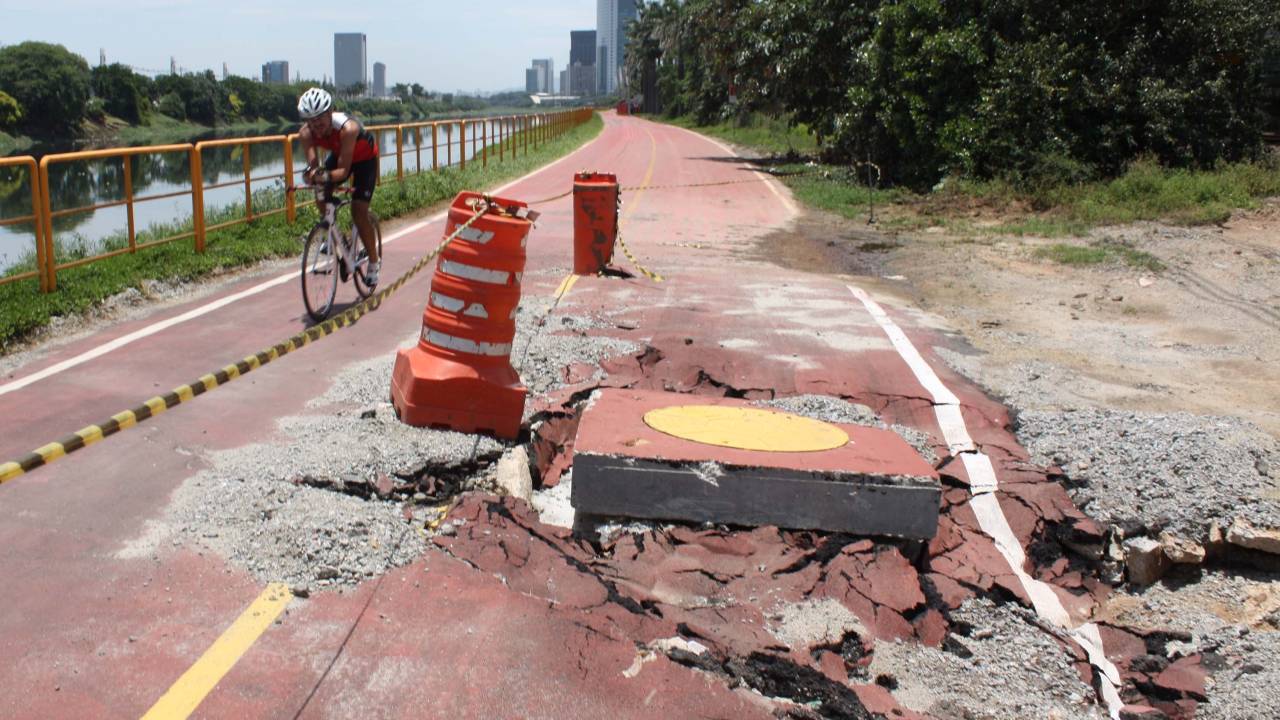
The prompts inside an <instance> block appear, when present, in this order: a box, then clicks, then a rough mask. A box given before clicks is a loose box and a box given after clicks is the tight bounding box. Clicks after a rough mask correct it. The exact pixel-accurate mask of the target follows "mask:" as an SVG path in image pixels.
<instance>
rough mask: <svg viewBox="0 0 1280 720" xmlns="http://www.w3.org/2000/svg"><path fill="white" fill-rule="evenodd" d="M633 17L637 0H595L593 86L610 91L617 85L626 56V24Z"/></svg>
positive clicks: (613, 90)
mask: <svg viewBox="0 0 1280 720" xmlns="http://www.w3.org/2000/svg"><path fill="white" fill-rule="evenodd" d="M635 19H636V0H596V78H597V83H596V88H597V90H598V91H599V92H602V93H611V92H615V91H617V89H618V80H619V77H620V75H621V70H622V68H623V67H625V65H626V58H627V54H626V49H627V25H628V24H630V22H631V21H632V20H635ZM602 50H603V51H604V52H601V51H602Z"/></svg>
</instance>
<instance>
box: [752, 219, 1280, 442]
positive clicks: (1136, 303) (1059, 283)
mask: <svg viewBox="0 0 1280 720" xmlns="http://www.w3.org/2000/svg"><path fill="white" fill-rule="evenodd" d="M935 230H940V228H935ZM1098 240H1110V241H1113V242H1119V243H1123V244H1125V245H1127V246H1130V247H1132V248H1134V249H1136V250H1140V251H1142V252H1145V253H1149V254H1150V255H1153V256H1155V257H1156V258H1158V259H1159V260H1160V261H1161V262H1162V263H1163V264H1164V265H1165V266H1166V268H1165V269H1164V270H1162V271H1158V272H1153V271H1151V270H1149V269H1142V268H1134V267H1130V266H1128V265H1125V264H1123V263H1121V262H1119V261H1117V262H1114V263H1106V264H1101V265H1089V266H1077V265H1064V264H1059V263H1056V262H1053V261H1052V260H1050V259H1047V258H1043V257H1039V256H1037V254H1036V251H1037V249H1039V248H1044V247H1047V246H1049V245H1053V244H1057V243H1066V244H1073V245H1081V246H1083V245H1087V244H1088V243H1090V242H1093V241H1098ZM761 252H762V253H763V254H764V255H765V256H766V257H767V258H768V259H770V260H772V261H774V262H777V263H779V264H782V265H786V266H790V267H795V268H799V269H804V270H808V271H812V272H832V271H836V272H841V273H848V274H856V275H865V276H868V278H867V282H868V284H870V285H872V286H874V287H875V288H876V289H877V290H878V291H880V292H883V293H887V294H889V295H891V296H894V297H897V298H899V299H901V300H903V301H904V302H907V303H909V304H912V305H916V306H918V307H920V308H921V309H924V310H928V311H931V312H933V313H935V314H937V315H940V316H942V317H944V318H946V319H947V321H948V322H949V323H950V324H951V325H952V329H954V330H955V331H956V332H958V333H960V334H962V335H963V336H964V337H965V338H966V339H967V340H968V342H969V343H971V344H972V346H973V347H974V348H975V349H977V350H978V351H980V352H981V353H982V354H983V357H982V365H983V374H984V376H986V377H987V378H989V379H990V380H991V382H990V384H989V386H988V389H989V390H992V391H993V392H995V393H997V394H1002V395H1003V394H1009V393H1013V392H1017V391H1018V390H1019V387H1018V386H1019V385H1020V384H1022V383H1025V382H1028V381H1029V380H1028V379H1027V378H1026V377H1023V376H1025V375H1026V367H1027V366H1028V365H1029V364H1038V365H1041V366H1044V365H1048V366H1051V367H1048V368H1045V369H1046V370H1047V371H1048V372H1049V373H1057V375H1058V376H1057V377H1052V376H1050V377H1045V376H1043V375H1042V378H1041V379H1042V380H1043V382H1040V383H1039V387H1038V388H1037V389H1036V392H1037V393H1038V394H1039V401H1038V402H1037V405H1039V406H1043V407H1070V406H1080V405H1084V406H1090V407H1108V408H1114V409H1122V410H1132V411H1144V412H1161V413H1172V412H1191V413H1195V414H1200V415H1223V416H1234V417H1239V418H1242V419H1245V420H1248V421H1250V422H1252V423H1254V424H1256V425H1258V426H1259V427H1261V428H1263V429H1264V430H1266V431H1267V432H1268V433H1270V434H1271V435H1272V436H1274V437H1280V362H1276V358H1277V356H1280V200H1272V201H1270V202H1268V203H1266V204H1265V205H1264V206H1263V207H1262V208H1261V209H1260V210H1257V211H1251V212H1241V213H1238V214H1237V215H1236V216H1234V217H1233V218H1232V219H1231V220H1230V221H1229V222H1227V223H1225V224H1224V225H1222V226H1208V227H1191V228H1188V227H1174V226H1167V225H1162V224H1159V223H1139V224H1134V225H1128V226H1122V227H1110V228H1100V229H1098V230H1095V231H1094V232H1093V233H1092V234H1091V236H1090V237H1087V238H1076V239H1066V240H1063V239H1055V240H1049V239H1045V238H1035V237H982V236H979V237H972V236H957V235H952V234H948V233H946V232H913V233H884V232H880V231H879V230H878V229H877V228H876V226H874V225H867V224H865V223H862V222H858V221H853V220H846V219H844V218H841V217H838V216H835V215H832V214H830V213H824V212H820V211H814V210H807V211H806V212H805V213H804V214H803V215H802V216H801V217H800V218H798V219H797V222H796V224H795V225H794V227H792V228H791V229H790V230H788V231H786V232H785V233H782V234H780V235H779V236H776V237H774V238H770V240H769V241H768V242H766V243H764V244H762V245H761ZM1068 376H1069V377H1070V378H1071V382H1056V381H1057V380H1061V379H1063V378H1064V377H1068ZM984 384H985V383H984Z"/></svg>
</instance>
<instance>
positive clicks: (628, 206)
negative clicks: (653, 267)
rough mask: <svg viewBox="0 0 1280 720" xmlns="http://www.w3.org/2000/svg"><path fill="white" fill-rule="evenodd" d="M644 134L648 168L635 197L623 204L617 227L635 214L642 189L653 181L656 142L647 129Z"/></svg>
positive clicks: (656, 151) (655, 162) (656, 155)
mask: <svg viewBox="0 0 1280 720" xmlns="http://www.w3.org/2000/svg"><path fill="white" fill-rule="evenodd" d="M644 133H645V134H646V135H648V136H649V168H648V169H647V170H645V171H644V180H641V181H640V187H639V188H638V189H637V190H636V194H635V197H634V198H633V199H632V200H631V202H629V203H625V207H624V208H623V209H622V217H620V218H618V226H619V227H621V226H622V224H623V223H625V222H626V221H627V217H628V216H629V215H631V213H633V212H635V209H636V205H639V204H640V196H641V195H643V194H644V189H645V188H646V187H648V186H649V181H651V180H653V168H654V167H655V166H656V165H657V164H658V141H657V139H655V138H654V137H653V133H652V132H650V131H649V128H645V129H644Z"/></svg>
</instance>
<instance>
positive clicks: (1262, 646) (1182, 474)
mask: <svg viewBox="0 0 1280 720" xmlns="http://www.w3.org/2000/svg"><path fill="white" fill-rule="evenodd" d="M938 230H940V229H935V230H933V231H926V232H912V233H886V232H881V231H880V230H878V229H877V228H876V226H874V225H867V224H866V223H865V222H858V221H851V220H847V219H844V218H841V217H839V216H836V215H832V214H829V213H824V212H820V211H813V210H807V211H805V212H804V213H803V214H802V215H801V216H800V217H799V218H797V220H796V222H795V224H794V225H793V226H792V227H791V228H789V229H787V230H786V231H783V232H780V233H777V234H775V235H774V236H772V237H769V238H766V239H765V241H763V242H762V243H761V244H760V245H759V246H758V247H757V252H759V253H760V254H761V255H763V256H764V257H765V259H768V260H771V261H773V262H775V263H778V264H780V265H785V266H788V267H793V268H797V269H801V270H805V271H809V272H814V273H838V274H849V275H854V276H858V277H857V282H858V283H859V284H861V285H863V286H865V287H867V288H868V289H870V290H872V291H873V292H876V293H877V294H881V295H882V296H888V297H889V298H891V299H893V300H895V301H896V302H897V303H898V304H900V305H902V306H906V307H912V306H914V307H916V308H920V309H922V310H925V311H927V312H928V313H929V314H930V315H931V316H933V317H935V318H939V319H940V320H941V322H942V324H943V326H944V328H946V329H948V330H951V331H953V332H954V335H948V336H946V337H944V338H943V339H942V340H941V342H942V343H944V344H948V345H950V346H951V347H949V348H948V347H938V348H935V350H936V351H937V353H938V355H939V356H941V357H942V358H943V359H944V360H946V361H947V362H949V363H950V364H952V365H953V366H954V367H956V369H958V370H960V371H961V372H962V373H964V374H966V375H967V376H969V377H970V378H972V379H974V380H975V381H977V382H978V383H980V384H981V385H982V386H983V387H984V388H985V389H986V390H987V391H988V392H989V393H990V394H992V395H993V396H996V397H998V398H1001V399H1002V400H1003V401H1004V402H1005V404H1006V405H1007V406H1008V407H1009V408H1010V410H1011V411H1012V412H1013V417H1014V422H1015V431H1016V432H1017V434H1018V436H1019V439H1020V440H1021V441H1022V442H1023V444H1024V445H1026V446H1027V448H1028V450H1030V451H1031V453H1032V456H1033V459H1034V460H1035V461H1036V462H1037V463H1038V464H1041V465H1044V466H1059V470H1060V472H1061V474H1060V475H1057V476H1058V477H1060V478H1061V480H1062V482H1063V484H1064V486H1065V487H1066V488H1067V489H1068V492H1069V493H1070V494H1071V496H1072V498H1073V499H1074V500H1075V502H1076V504H1077V505H1078V506H1079V507H1080V508H1081V509H1082V510H1083V511H1084V512H1085V513H1086V514H1089V515H1090V516H1092V517H1094V518H1095V519H1097V520H1099V521H1101V522H1102V523H1103V524H1104V526H1106V527H1108V528H1109V531H1108V532H1109V534H1108V540H1107V545H1106V549H1105V551H1104V553H1103V555H1102V557H1101V558H1095V562H1098V564H1097V565H1096V568H1097V571H1098V573H1099V576H1100V579H1102V580H1103V581H1104V582H1107V583H1108V584H1111V585H1113V586H1115V592H1114V593H1113V594H1112V595H1111V596H1110V600H1109V601H1108V602H1107V603H1106V604H1104V605H1103V606H1102V607H1100V608H1098V611H1097V619H1098V620H1099V621H1101V622H1118V623H1121V624H1123V625H1125V626H1130V627H1139V628H1141V627H1150V628H1169V627H1174V628H1176V629H1177V634H1176V637H1174V636H1173V635H1171V636H1170V637H1173V638H1174V639H1173V640H1170V641H1169V642H1168V643H1165V644H1164V646H1163V647H1161V648H1159V654H1160V657H1159V658H1157V659H1156V660H1157V662H1158V663H1165V664H1167V663H1169V662H1172V661H1174V660H1176V659H1177V658H1180V657H1186V656H1189V655H1192V654H1199V655H1200V657H1203V658H1207V659H1208V660H1206V661H1205V662H1204V667H1205V669H1206V671H1207V672H1208V678H1207V679H1206V686H1207V693H1208V701H1207V702H1205V703H1203V704H1201V705H1200V707H1199V708H1198V709H1197V710H1196V714H1195V717H1197V718H1208V719H1210V720H1215V719H1217V718H1224V719H1225V718H1251V719H1257V720H1261V719H1262V718H1273V717H1277V713H1280V697H1277V696H1276V695H1275V693H1274V691H1273V690H1272V689H1271V688H1274V687H1275V686H1276V684H1277V683H1280V609H1278V608H1280V604H1277V602H1276V595H1275V593H1276V588H1278V587H1280V571H1278V570H1280V554H1278V553H1280V469H1278V466H1280V443H1277V439H1280V362H1277V358H1280V200H1274V199H1273V200H1272V201H1269V202H1267V203H1265V204H1264V206H1263V207H1262V208H1260V209H1259V210H1256V211H1250V212H1241V213H1237V214H1236V215H1235V216H1234V217H1232V218H1231V219H1230V220H1229V221H1228V222H1226V223H1224V224H1223V225H1221V226H1208V227H1191V228H1188V227H1175V226H1169V225H1164V224H1160V223H1138V224H1133V225H1127V226H1123V227H1109V228H1100V229H1097V230H1095V231H1094V232H1092V233H1091V234H1090V236H1089V237H1085V238H1076V239H1068V240H1062V239H1054V240H1050V239H1045V238H1035V237H986V236H978V237H973V236H960V235H955V234H949V233H947V232H945V231H938ZM1098 242H1107V243H1110V244H1112V245H1117V246H1125V247H1128V248H1131V249H1133V250H1135V251H1140V252H1142V253H1147V254H1149V255H1150V256H1154V257H1155V258H1156V259H1158V260H1159V261H1160V263H1161V264H1163V266H1164V268H1163V269H1161V270H1152V269H1150V268H1149V267H1145V268H1144V267H1134V266H1131V265H1127V264H1125V263H1124V262H1123V260H1120V259H1117V260H1115V261H1114V262H1111V263H1104V264H1098V265H1086V266H1082V265H1066V264H1060V263H1057V262H1054V261H1053V260H1051V259H1048V258H1046V257H1043V256H1042V255H1041V254H1038V253H1037V250H1039V249H1041V248H1046V247H1049V246H1051V245H1054V244H1057V243H1065V244H1071V245H1079V246H1085V245H1089V244H1091V243H1098ZM975 351H976V352H975ZM1023 632H1033V631H1032V630H1031V629H1030V628H1029V627H1027V628H1023ZM917 654H918V653H917ZM911 662H912V663H914V664H918V663H919V662H922V660H921V658H919V657H916V655H915V654H913V655H911ZM951 699H952V700H956V701H962V700H963V698H959V697H958V696H953V697H951ZM962 704H963V703H962ZM923 707H924V706H921V707H920V708H917V709H922V708H923ZM939 707H940V706H937V705H934V706H931V707H930V708H929V709H930V710H931V711H936V710H938V709H939ZM939 716H940V717H941V716H944V715H939ZM946 716H947V717H950V716H949V715H946ZM965 716H966V717H967V715H965Z"/></svg>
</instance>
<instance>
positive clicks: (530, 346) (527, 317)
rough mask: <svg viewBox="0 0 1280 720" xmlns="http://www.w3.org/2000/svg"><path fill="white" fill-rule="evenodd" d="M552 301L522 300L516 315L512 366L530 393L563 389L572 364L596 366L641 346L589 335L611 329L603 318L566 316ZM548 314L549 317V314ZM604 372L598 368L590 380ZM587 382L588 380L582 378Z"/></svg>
mask: <svg viewBox="0 0 1280 720" xmlns="http://www.w3.org/2000/svg"><path fill="white" fill-rule="evenodd" d="M552 308H555V298H553V297H544V296H532V297H528V296H527V297H525V298H524V299H523V300H521V301H520V309H519V312H518V313H517V314H516V338H515V350H514V351H513V352H512V355H511V364H512V365H514V366H515V368H516V370H518V371H519V372H520V377H521V379H522V380H524V384H525V386H526V387H528V388H529V394H530V395H531V396H533V395H543V394H546V393H549V392H553V391H555V390H558V389H560V388H562V387H564V386H565V385H566V384H567V383H566V382H565V375H564V371H565V368H568V367H569V366H570V365H573V364H575V363H587V364H593V365H594V364H597V363H599V362H600V361H601V360H604V359H606V358H610V357H614V356H618V355H625V354H631V353H636V352H638V351H639V350H640V346H638V345H636V344H635V343H633V342H629V341H626V340H620V339H617V338H610V337H601V336H598V335H588V334H587V330H589V329H598V328H612V327H615V323H614V322H613V321H611V320H608V319H606V318H604V317H599V316H589V315H572V314H566V313H565V312H563V310H562V309H561V308H555V309H554V310H552ZM548 311H551V314H550V315H548V314H547V313H548ZM603 377H604V372H603V371H602V370H600V369H598V368H597V370H596V372H595V373H594V375H592V377H591V378H590V380H599V379H601V378H603ZM581 379H582V380H586V379H587V378H581Z"/></svg>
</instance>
